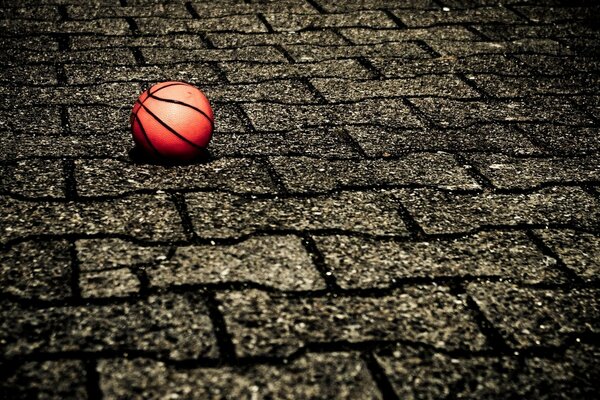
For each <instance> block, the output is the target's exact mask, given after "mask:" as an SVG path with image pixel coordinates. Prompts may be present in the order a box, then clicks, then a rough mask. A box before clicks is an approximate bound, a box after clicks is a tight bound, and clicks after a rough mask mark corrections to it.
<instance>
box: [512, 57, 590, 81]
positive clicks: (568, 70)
mask: <svg viewBox="0 0 600 400" xmlns="http://www.w3.org/2000/svg"><path fill="white" fill-rule="evenodd" d="M516 57H517V58H518V59H519V60H521V61H523V62H524V63H526V64H527V65H529V66H530V67H531V68H533V69H535V70H536V71H537V72H538V73H540V74H544V75H550V74H551V75H557V76H564V75H570V74H572V73H574V72H581V73H590V72H598V71H600V60H598V59H597V58H594V57H554V56H542V55H538V54H536V55H533V54H522V55H518V56H516Z"/></svg>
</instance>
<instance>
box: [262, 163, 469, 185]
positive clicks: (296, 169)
mask: <svg viewBox="0 0 600 400" xmlns="http://www.w3.org/2000/svg"><path fill="white" fill-rule="evenodd" d="M270 161H271V164H273V166H274V167H275V170H276V171H277V173H278V174H279V176H281V178H282V181H283V183H284V184H285V186H286V187H287V188H288V189H289V190H290V191H292V192H312V191H317V192H318V191H328V190H332V189H340V188H344V187H352V186H375V185H424V186H436V187H440V188H444V189H450V190H453V189H477V188H479V185H478V184H477V182H475V181H474V180H473V178H471V177H470V176H469V175H467V173H466V172H465V170H464V169H462V168H461V167H460V166H459V165H458V164H457V162H456V160H454V158H453V157H452V156H451V155H449V154H411V155H408V156H406V157H403V158H401V159H396V160H385V159H384V160H327V159H314V158H307V157H294V158H290V157H272V158H271V159H270ZM433 166H435V167H433Z"/></svg>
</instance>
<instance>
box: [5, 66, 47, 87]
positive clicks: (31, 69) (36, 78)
mask: <svg viewBox="0 0 600 400" xmlns="http://www.w3.org/2000/svg"><path fill="white" fill-rule="evenodd" d="M0 82H1V83H2V84H13V85H14V84H18V85H56V84H58V80H57V78H56V67H55V66H53V65H19V66H18V67H17V66H15V67H8V68H7V67H3V68H2V69H1V70H0Z"/></svg>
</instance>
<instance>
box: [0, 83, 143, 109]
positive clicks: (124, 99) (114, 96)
mask: <svg viewBox="0 0 600 400" xmlns="http://www.w3.org/2000/svg"><path fill="white" fill-rule="evenodd" d="M139 92H140V87H139V85H138V84H137V83H124V82H123V83H104V84H98V85H93V86H87V87H60V86H59V87H52V88H50V87H20V88H16V87H10V86H0V95H1V96H6V97H10V98H13V99H17V98H18V101H15V104H17V105H24V106H29V105H46V104H49V105H69V104H82V105H89V103H96V104H97V103H104V104H106V105H113V106H114V105H120V104H126V105H127V106H129V105H130V104H133V102H134V101H135V99H136V98H137V95H138V94H139Z"/></svg>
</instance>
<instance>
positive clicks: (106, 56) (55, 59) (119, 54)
mask: <svg viewBox="0 0 600 400" xmlns="http://www.w3.org/2000/svg"><path fill="white" fill-rule="evenodd" d="M0 61H2V62H3V63H6V64H10V65H15V66H20V65H22V64H24V63H50V62H52V63H67V64H86V65H88V66H89V67H92V68H93V67H96V66H98V65H131V64H135V59H134V57H133V53H132V52H131V50H129V49H124V48H114V49H92V50H78V51H46V50H42V51H27V50H18V49H9V50H7V51H5V52H3V54H2V55H0Z"/></svg>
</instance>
